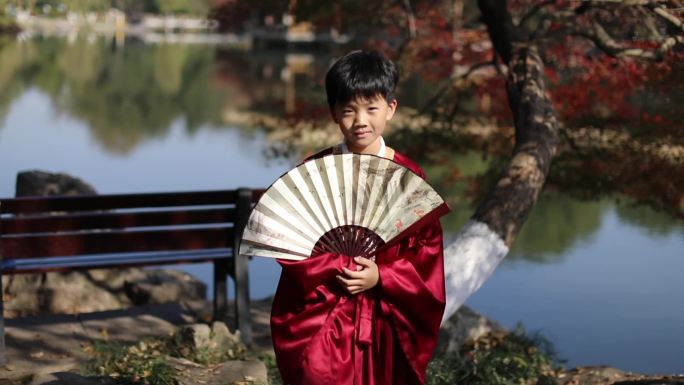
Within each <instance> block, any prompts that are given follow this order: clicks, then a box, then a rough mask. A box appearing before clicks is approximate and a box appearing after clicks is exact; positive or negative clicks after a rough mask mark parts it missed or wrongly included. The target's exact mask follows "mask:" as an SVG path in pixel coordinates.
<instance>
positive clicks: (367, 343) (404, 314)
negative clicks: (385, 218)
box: [271, 149, 445, 385]
mask: <svg viewBox="0 0 684 385" xmlns="http://www.w3.org/2000/svg"><path fill="white" fill-rule="evenodd" d="M331 152H332V150H331V149H328V150H324V151H322V152H320V153H318V154H316V155H314V156H313V158H317V157H321V156H324V155H327V154H330V153H331ZM394 161H395V162H397V163H399V164H400V165H402V166H404V167H407V168H409V169H410V170H412V171H413V172H415V173H416V174H418V175H420V176H421V177H423V178H425V175H424V173H423V172H422V170H421V169H420V167H418V165H416V164H415V163H414V162H413V161H411V160H410V159H408V158H406V157H405V156H403V155H401V154H399V153H395V155H394ZM428 215H429V214H428ZM442 252H443V243H442V229H441V226H440V224H439V220H438V219H437V218H435V219H434V220H433V221H430V222H429V224H427V225H425V226H423V227H421V228H420V229H417V230H414V231H413V233H411V234H409V235H408V236H406V237H405V238H403V239H402V241H401V242H398V243H396V244H395V245H393V246H391V247H389V248H386V249H385V250H383V251H382V252H380V253H378V255H376V260H375V262H376V263H377V265H378V270H379V274H380V280H379V282H378V285H377V286H376V287H374V288H373V289H371V290H368V291H365V292H362V293H359V294H356V295H350V294H348V293H346V292H345V291H344V290H343V289H342V287H341V286H340V284H339V283H338V282H337V281H336V280H335V276H336V275H339V274H342V267H347V268H349V269H351V270H356V268H355V266H356V265H355V263H354V262H353V259H352V258H351V257H349V256H345V255H340V254H334V253H325V254H321V255H317V256H314V257H311V258H308V259H306V260H303V261H286V260H279V261H278V262H279V263H280V265H281V266H282V268H283V270H282V273H281V276H280V282H279V283H278V289H277V291H276V294H275V298H274V301H273V308H272V312H271V335H272V338H273V347H274V349H275V353H276V359H277V362H278V367H279V369H280V373H281V376H282V378H283V382H284V383H285V384H289V385H323V384H330V385H383V384H387V385H401V384H423V383H424V382H425V370H426V368H427V364H428V362H429V360H430V358H431V355H432V351H433V349H434V347H435V344H436V342H437V336H438V333H439V325H440V321H441V318H442V313H443V311H444V305H445V294H444V265H443V253H442Z"/></svg>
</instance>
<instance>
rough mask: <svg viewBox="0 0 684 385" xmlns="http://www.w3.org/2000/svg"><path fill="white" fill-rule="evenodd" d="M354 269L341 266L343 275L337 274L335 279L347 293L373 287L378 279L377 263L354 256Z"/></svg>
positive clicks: (356, 292)
mask: <svg viewBox="0 0 684 385" xmlns="http://www.w3.org/2000/svg"><path fill="white" fill-rule="evenodd" d="M354 262H356V263H357V264H358V266H356V271H352V270H349V269H347V268H342V272H343V274H344V276H342V275H338V276H337V281H338V282H339V283H340V284H341V285H342V287H343V288H344V289H345V290H346V291H347V292H348V293H349V294H358V293H360V292H362V291H366V290H369V289H372V288H374V287H375V285H377V284H378V280H379V279H380V274H379V273H378V265H376V264H375V262H373V261H371V260H370V259H368V258H362V257H355V258H354Z"/></svg>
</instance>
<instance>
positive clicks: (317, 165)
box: [300, 159, 339, 229]
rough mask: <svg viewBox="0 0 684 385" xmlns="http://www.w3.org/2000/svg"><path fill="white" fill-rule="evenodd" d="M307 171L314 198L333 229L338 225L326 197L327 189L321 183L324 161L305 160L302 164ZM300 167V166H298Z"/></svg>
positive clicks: (328, 199)
mask: <svg viewBox="0 0 684 385" xmlns="http://www.w3.org/2000/svg"><path fill="white" fill-rule="evenodd" d="M303 166H304V167H305V168H306V170H307V172H308V176H309V178H308V180H309V181H311V186H312V188H313V191H315V192H316V194H313V195H314V197H315V198H316V202H317V203H318V205H319V207H321V208H322V211H323V212H324V213H325V215H326V219H327V221H328V223H329V224H330V228H331V229H334V228H335V227H338V226H339V223H337V220H336V218H335V214H334V213H333V212H332V207H331V206H330V198H329V197H328V189H327V188H325V184H324V183H323V176H322V174H325V171H326V170H325V163H323V161H321V159H316V160H314V161H313V162H306V163H304V164H303ZM300 167H301V166H300Z"/></svg>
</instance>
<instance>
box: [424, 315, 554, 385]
mask: <svg viewBox="0 0 684 385" xmlns="http://www.w3.org/2000/svg"><path fill="white" fill-rule="evenodd" d="M559 369H560V360H558V358H557V357H556V354H555V352H554V351H553V348H552V347H551V344H550V342H549V341H548V340H546V339H545V338H543V337H542V336H541V335H539V334H532V335H530V334H527V333H525V330H524V329H523V328H522V327H521V326H518V327H517V328H516V330H515V331H514V332H512V333H510V334H505V335H494V334H490V335H487V336H484V337H481V338H479V339H478V340H477V341H475V342H473V343H470V344H468V345H466V346H463V347H462V348H461V350H460V351H458V352H454V353H449V354H445V355H443V356H440V357H436V358H434V359H433V360H432V362H430V364H429V366H428V373H427V381H426V383H427V385H447V384H448V385H451V384H469V385H518V384H520V385H555V384H557V381H556V379H555V378H556V373H557V371H558V370H559Z"/></svg>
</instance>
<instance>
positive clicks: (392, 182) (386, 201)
mask: <svg viewBox="0 0 684 385" xmlns="http://www.w3.org/2000/svg"><path fill="white" fill-rule="evenodd" d="M405 171H406V170H405V169H403V168H399V167H397V168H395V169H393V170H392V171H391V173H388V175H389V180H388V181H387V183H386V184H385V185H384V186H385V193H384V194H383V196H382V201H381V202H380V204H379V205H378V206H379V208H378V210H376V211H375V213H374V214H373V219H372V220H371V222H370V224H369V225H368V228H369V229H371V230H373V231H375V232H376V233H377V234H378V235H379V236H380V237H381V238H382V239H383V240H384V241H385V242H386V241H387V239H386V238H385V237H384V236H383V234H382V232H381V231H379V229H378V228H379V226H378V225H379V223H380V220H381V219H382V218H384V217H385V216H386V215H387V213H388V212H389V209H390V202H391V201H392V199H394V197H395V195H396V194H397V191H399V190H398V189H397V187H396V186H397V185H399V181H400V180H401V178H402V176H403V174H404V173H405Z"/></svg>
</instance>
